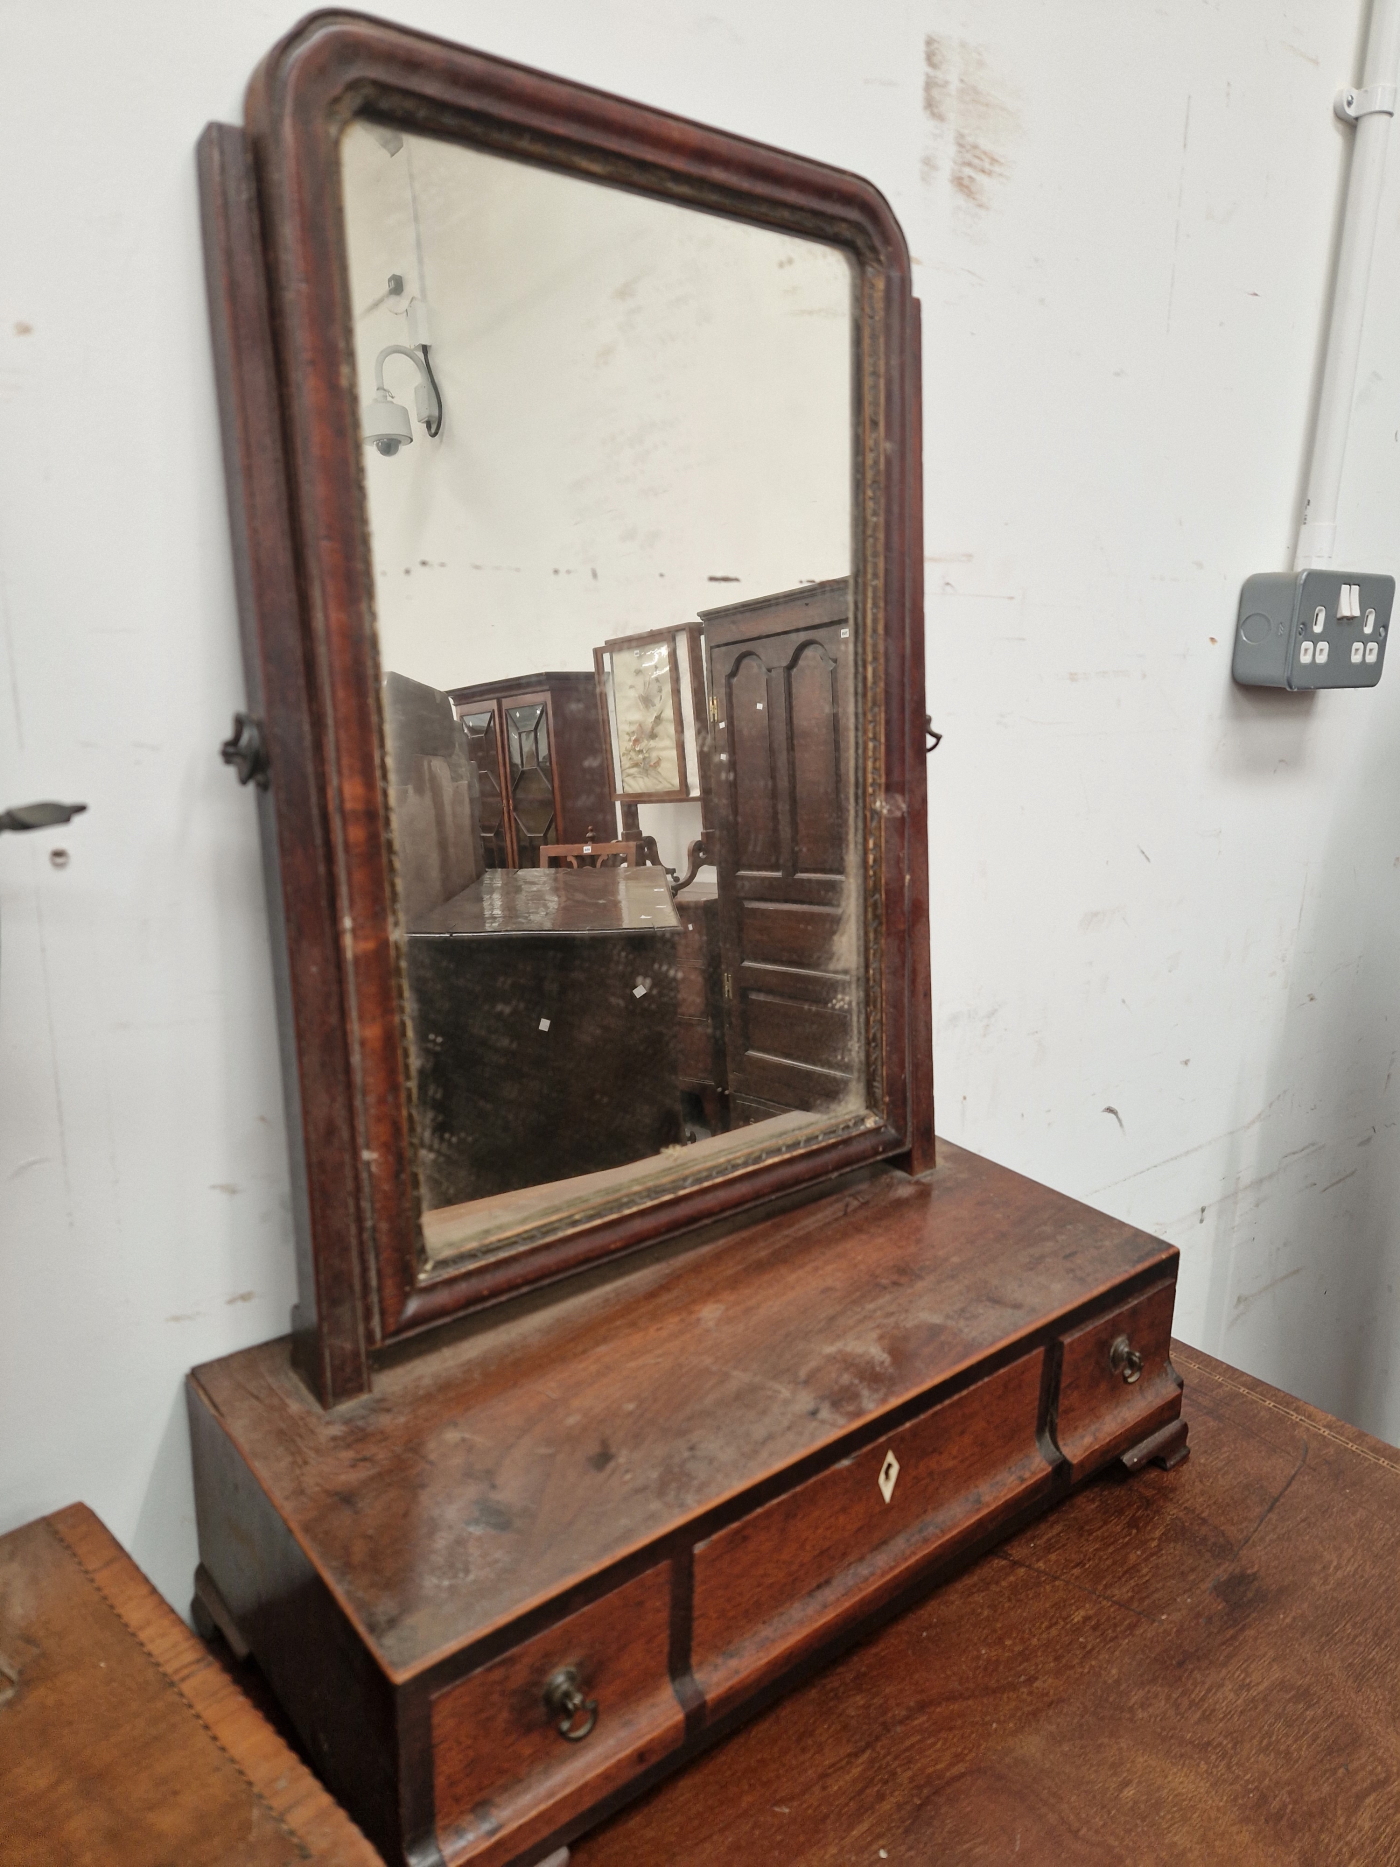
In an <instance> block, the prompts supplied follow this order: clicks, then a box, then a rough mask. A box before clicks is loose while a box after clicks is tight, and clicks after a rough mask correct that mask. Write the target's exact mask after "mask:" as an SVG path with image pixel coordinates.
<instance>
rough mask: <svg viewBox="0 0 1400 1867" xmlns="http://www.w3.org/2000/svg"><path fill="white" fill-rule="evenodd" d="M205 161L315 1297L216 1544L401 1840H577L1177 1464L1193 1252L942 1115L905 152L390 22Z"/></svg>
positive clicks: (248, 1400)
mask: <svg viewBox="0 0 1400 1867" xmlns="http://www.w3.org/2000/svg"><path fill="white" fill-rule="evenodd" d="M200 182H201V193H202V206H203V218H204V229H205V246H206V265H207V271H208V277H209V286H210V306H211V318H212V330H213V337H214V355H215V365H216V373H217V376H218V382H219V393H220V407H221V417H222V424H223V433H224V445H225V458H226V467H227V474H228V484H229V504H230V516H231V524H232V533H233V540H234V552H235V567H236V574H237V579H238V586H239V599H240V616H241V623H242V629H243V645H244V659H245V669H246V677H247V684H248V710H247V713H246V714H243V715H240V716H239V720H238V722H237V723H236V730H235V734H234V736H233V737H232V738H231V740H230V741H229V743H228V745H227V746H226V747H225V749H224V750H225V756H226V758H227V759H228V760H229V762H230V763H232V764H235V765H236V766H237V767H238V770H239V775H240V777H242V778H243V779H244V780H245V781H246V782H249V783H250V784H251V785H252V786H253V787H254V790H255V792H256V795H257V797H258V806H259V811H260V816H261V826H262V832H263V847H264V855H265V870H266V877H267V886H268V895H269V906H270V912H271V915H272V919H273V922H274V954H275V962H276V977H277V986H278V994H279V1011H280V1016H281V1028H282V1039H283V1053H284V1055H283V1061H284V1078H285V1081H286V1085H287V1105H288V1126H289V1133H290V1135H291V1138H292V1150H293V1163H292V1164H293V1178H294V1205H295V1209H296V1231H297V1250H298V1283H299V1300H298V1306H297V1309H296V1311H295V1312H294V1316H293V1327H292V1331H291V1334H290V1335H289V1336H288V1337H287V1338H285V1339H284V1340H282V1341H279V1342H275V1343H269V1344H266V1345H264V1346H263V1347H261V1348H258V1349H253V1350H249V1351H245V1352H244V1353H243V1354H240V1355H236V1356H232V1357H228V1358H226V1359H225V1360H224V1361H222V1362H219V1363H213V1364H209V1365H208V1366H206V1367H204V1368H201V1369H197V1370H196V1371H195V1373H194V1375H193V1376H192V1377H191V1383H190V1417H191V1431H192V1440H193V1447H194V1458H195V1471H196V1493H197V1502H198V1511H199V1531H200V1548H201V1557H202V1563H201V1569H200V1575H199V1599H200V1601H201V1604H202V1611H207V1612H208V1613H210V1614H211V1615H212V1616H213V1617H214V1618H215V1619H216V1620H218V1621H220V1622H221V1624H224V1625H226V1626H227V1627H228V1628H230V1629H232V1630H233V1632H234V1634H235V1635H236V1637H237V1639H238V1641H239V1642H240V1643H243V1644H246V1646H248V1647H250V1648H251V1649H252V1650H253V1651H254V1652H255V1653H256V1654H257V1656H258V1658H259V1660H260V1662H261V1664H262V1665H263V1668H264V1670H265V1671H266V1672H267V1674H268V1677H269V1679H270V1681H271V1683H272V1685H273V1687H274V1689H275V1690H276V1691H277V1692H278V1694H279V1696H280V1697H281V1699H282V1701H283V1703H284V1704H285V1706H286V1708H287V1710H288V1713H289V1715H290V1716H291V1717H292V1719H293V1720H294V1722H295V1723H296V1724H297V1727H298V1729H299V1730H300V1732H301V1734H302V1737H303V1739H304V1741H305V1742H306V1744H307V1746H308V1749H309V1751H310V1753H311V1755H312V1757H313V1760H314V1761H315V1762H316V1765H317V1767H318V1768H319V1769H320V1770H321V1771H322V1773H323V1774H324V1776H325V1777H326V1780H327V1781H328V1783H329V1784H330V1785H331V1787H332V1788H333V1789H334V1790H335V1791H336V1793H337V1794H338V1795H340V1796H341V1798H342V1799H343V1800H344V1801H345V1803H346V1804H347V1806H348V1807H349V1809H350V1811H351V1813H352V1814H354V1815H355V1817H356V1819H357V1820H358V1821H359V1822H360V1823H361V1825H362V1826H363V1827H364V1828H365V1829H366V1831H367V1833H368V1834H369V1835H370V1837H371V1839H373V1840H374V1842H375V1843H376V1845H377V1846H378V1847H379V1848H380V1849H381V1851H383V1852H384V1854H385V1855H386V1858H388V1859H390V1860H394V1861H412V1862H415V1863H419V1862H422V1863H426V1862H430V1861H448V1862H457V1861H474V1862H475V1861H480V1862H491V1863H500V1864H504V1863H506V1862H512V1861H520V1862H522V1863H524V1862H529V1861H533V1860H542V1859H544V1858H545V1857H546V1856H547V1855H548V1854H549V1853H550V1852H551V1851H552V1850H553V1849H556V1848H557V1847H558V1846H559V1845H560V1844H561V1843H562V1842H566V1841H567V1839H568V1838H569V1836H570V1835H571V1834H574V1833H577V1832H578V1831H579V1830H580V1829H581V1828H582V1827H584V1826H586V1825H587V1824H588V1823H590V1822H591V1821H594V1820H596V1819H598V1817H599V1815H600V1814H601V1813H603V1812H605V1811H606V1809H607V1808H609V1807H610V1806H613V1805H614V1804H615V1803H616V1802H617V1801H618V1800H619V1799H621V1798H623V1797H625V1796H627V1795H630V1794H635V1793H637V1791H638V1790H639V1789H640V1788H642V1787H644V1786H645V1785H646V1784H647V1783H648V1782H650V1781H653V1780H655V1778H656V1776H657V1775H658V1774H659V1773H661V1772H663V1771H665V1770H667V1769H670V1768H674V1767H675V1766H676V1764H677V1763H678V1762H680V1761H682V1760H683V1759H684V1758H685V1757H686V1756H688V1755H690V1754H692V1753H693V1751H694V1750H695V1749H696V1748H697V1747H698V1746H700V1745H702V1744H705V1743H708V1742H711V1741H713V1740H714V1738H715V1737H716V1736H718V1735H721V1734H722V1733H723V1732H724V1730H726V1729H727V1728H729V1727H730V1726H731V1725H732V1724H733V1723H734V1721H735V1720H736V1719H738V1718H741V1717H743V1716H745V1715H747V1714H748V1713H749V1712H751V1711H752V1710H753V1709H754V1707H755V1706H757V1705H758V1704H760V1703H761V1702H762V1701H763V1699H764V1697H765V1696H768V1695H771V1694H772V1693H773V1692H774V1691H775V1690H779V1689H781V1687H782V1686H783V1685H784V1684H785V1683H787V1682H788V1681H790V1680H791V1679H792V1678H794V1677H796V1676H797V1674H798V1673H799V1672H800V1671H801V1670H802V1669H803V1668H810V1667H811V1666H813V1665H815V1664H817V1663H819V1662H820V1660H821V1658H822V1657H823V1656H824V1655H826V1654H828V1653H830V1652H831V1651H833V1650H834V1649H835V1648H836V1647H837V1646H839V1645H840V1644H841V1643H842V1642H844V1641H849V1640H850V1639H852V1638H854V1637H855V1636H856V1635H857V1634H858V1633H859V1632H860V1630H861V1629H862V1628H864V1627H866V1626H868V1625H869V1624H870V1623H871V1621H872V1619H873V1618H874V1617H877V1616H879V1615H881V1614H887V1613H889V1612H891V1611H892V1609H893V1608H894V1607H895V1606H897V1605H898V1603H899V1601H900V1600H901V1599H903V1598H904V1597H905V1596H906V1595H907V1593H908V1591H909V1590H911V1589H914V1588H920V1587H926V1586H927V1585H928V1583H929V1581H930V1580H931V1579H932V1578H934V1577H936V1576H937V1575H938V1574H940V1573H942V1572H945V1571H946V1570H947V1569H948V1568H949V1567H950V1566H951V1565H953V1564H955V1563H957V1562H960V1561H965V1560H966V1559H967V1557H968V1555H969V1554H970V1553H971V1552H972V1551H974V1550H975V1549H976V1548H978V1547H981V1546H983V1545H984V1544H985V1543H986V1542H987V1541H989V1540H992V1539H994V1538H996V1537H998V1536H1000V1535H1002V1534H1005V1533H1006V1531H1007V1530H1008V1529H1009V1528H1010V1527H1011V1526H1012V1525H1014V1524H1015V1523H1017V1522H1020V1521H1023V1520H1024V1518H1025V1517H1026V1516H1028V1515H1030V1514H1032V1513H1033V1512H1035V1511H1037V1510H1041V1509H1044V1508H1045V1507H1046V1506H1047V1505H1048V1504H1050V1503H1052V1502H1053V1501H1054V1500H1055V1499H1056V1498H1057V1497H1059V1496H1060V1495H1062V1494H1063V1493H1064V1492H1065V1491H1066V1490H1067V1489H1068V1488H1069V1487H1070V1486H1071V1485H1072V1484H1074V1483H1076V1482H1078V1481H1079V1480H1080V1479H1082V1478H1083V1477H1085V1476H1086V1475H1087V1474H1088V1473H1090V1472H1091V1471H1093V1470H1095V1469H1097V1468H1098V1467H1100V1466H1102V1465H1103V1464H1104V1463H1105V1462H1106V1461H1108V1460H1110V1459H1113V1458H1116V1457H1119V1456H1123V1455H1127V1456H1128V1457H1129V1458H1130V1459H1131V1460H1136V1461H1137V1462H1139V1463H1140V1462H1142V1461H1143V1460H1145V1459H1147V1458H1151V1457H1157V1458H1170V1457H1178V1456H1180V1455H1181V1452H1182V1439H1183V1435H1182V1429H1181V1428H1180V1427H1179V1425H1178V1423H1177V1420H1178V1415H1179V1412H1180V1382H1179V1381H1178V1380H1177V1378H1176V1376H1175V1374H1174V1373H1173V1371H1172V1369H1171V1366H1170V1362H1169V1360H1168V1338H1169V1331H1170V1322H1171V1314H1172V1301H1173V1295H1174V1288H1175V1276H1176V1253H1175V1251H1174V1250H1173V1249H1172V1248H1171V1247H1169V1246H1166V1245H1164V1244H1162V1243H1161V1242H1160V1241H1157V1240H1154V1239H1151V1238H1147V1237H1145V1236H1144V1235H1143V1234H1141V1233H1137V1232H1134V1231H1133V1230H1132V1229H1131V1228H1129V1227H1127V1226H1124V1225H1122V1224H1120V1223H1118V1222H1116V1221H1112V1220H1109V1219H1105V1218H1102V1217H1101V1216H1100V1215H1098V1214H1094V1213H1091V1212H1089V1211H1087V1210H1086V1209H1085V1208H1083V1207H1080V1206H1077V1205H1075V1204H1074V1203H1073V1202H1071V1201H1068V1200H1065V1199H1063V1198H1061V1197H1059V1196H1058V1195H1055V1194H1053V1193H1050V1192H1048V1191H1046V1190H1045V1189H1043V1188H1040V1187H1036V1186H1033V1185H1031V1184H1030V1183H1029V1182H1027V1181H1024V1180H1021V1179H1019V1178H1018V1177H1017V1176H1015V1175H1012V1174H1009V1173H1007V1172H1005V1171H1004V1170H1002V1169H999V1168H996V1167H993V1166H991V1165H990V1164H989V1163H986V1162H982V1161H978V1160H976V1159H975V1158H974V1157H973V1156H970V1155H967V1154H964V1153H961V1152H960V1151H959V1150H956V1149H951V1148H949V1149H941V1150H940V1155H939V1162H938V1165H937V1167H936V1168H935V1157H934V1148H933V1138H932V1061H931V1035H930V1009H929V980H928V881H927V871H926V847H927V837H926V803H925V771H924V759H925V724H926V720H925V711H924V695H923V618H922V583H921V572H922V542H921V533H920V501H921V491H920V441H919V361H918V322H917V305H916V302H915V301H914V299H913V297H912V295H911V290H910V270H909V259H908V254H907V252H906V249H905V245H904V241H903V238H902V236H901V234H900V231H899V228H898V226H897V224H896V223H895V221H894V219H893V216H892V215H891V213H890V210H889V208H888V206H887V205H886V203H885V202H884V200H883V199H882V197H881V196H880V195H879V193H878V192H877V191H876V190H875V189H874V188H873V187H871V186H870V185H869V184H867V183H865V182H862V181H860V180H858V179H856V178H855V177H852V176H850V175H847V174H844V173H841V172H839V171H836V170H832V169H829V168H826V167H824V166H822V165H821V164H819V163H816V162H813V161H809V160H807V159H805V158H801V157H797V156H791V155H785V154H782V153H779V152H777V151H774V150H771V149H768V148H766V147H763V146H761V145H758V144H755V143H752V142H749V141H746V140H744V139H742V138H739V137H736V136H731V135H727V134H724V133H722V132H719V131H714V130H709V129H705V128H703V127H701V126H698V125H696V124H692V123H688V122H683V121H681V120H679V119H676V118H673V117H670V116H667V115H665V114H664V113H661V112H659V111H655V110H652V109H649V108H646V107H644V106H641V105H637V104H631V103H626V102H623V101H621V100H619V99H616V98H613V97H610V96H607V95H604V94H602V93H600V92H596V91H592V90H589V89H586V88H585V87H582V86H579V85H576V84H572V83H568V82H565V81H562V80H558V79H554V78H550V77H547V76H544V75H542V74H540V73H537V72H534V71H529V70H526V69H524V68H522V67H519V66H515V65H511V64H508V63H505V62H503V61H501V60H498V59H494V58H489V57H486V56H484V55H481V54H478V53H474V52H471V51H468V50H466V49H464V48H461V47H457V46H453V45H449V44H446V43H444V42H442V41H439V40H435V39H430V38H427V37H425V36H423V35H421V34H417V33H413V32H409V31H406V30H404V29H402V28H399V27H396V26H392V25H388V24H385V23H383V22H379V21H375V20H371V19H367V18H364V17H361V16H358V15H353V14H347V13H323V14H315V15H312V16H311V17H310V18H309V19H307V20H306V21H304V22H303V23H302V24H301V25H300V26H299V27H297V28H296V29H295V30H294V31H293V32H292V33H291V34H290V35H289V36H288V37H287V38H286V39H284V40H283V41H281V42H280V43H279V44H278V45H277V46H275V47H274V48H273V50H272V51H271V52H270V53H269V54H268V56H267V58H266V59H265V60H264V62H263V64H262V65H261V66H260V67H259V69H258V71H257V72H256V73H255V75H254V77H253V80H252V83H251V85H250V88H249V92H248V98H247V105H246V126H245V127H244V128H243V129H235V128H232V127H229V126H224V125H211V126H210V127H209V129H208V130H207V131H206V132H205V135H204V138H203V139H202V142H201V145H200Z"/></svg>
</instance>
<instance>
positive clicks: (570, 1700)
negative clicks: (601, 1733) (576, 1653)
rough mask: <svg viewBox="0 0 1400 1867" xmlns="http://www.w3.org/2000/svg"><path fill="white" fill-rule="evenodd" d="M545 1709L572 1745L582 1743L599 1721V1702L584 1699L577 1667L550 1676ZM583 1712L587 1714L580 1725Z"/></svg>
mask: <svg viewBox="0 0 1400 1867" xmlns="http://www.w3.org/2000/svg"><path fill="white" fill-rule="evenodd" d="M544 1707H545V1710H546V1711H547V1712H548V1713H549V1715H550V1717H551V1718H552V1719H553V1720H554V1728H555V1730H556V1731H557V1732H558V1733H559V1735H560V1737H566V1738H568V1740H569V1742H570V1743H571V1744H581V1743H582V1742H583V1740H584V1738H586V1737H587V1736H588V1733H589V1732H590V1731H591V1730H592V1729H593V1727H594V1725H595V1724H597V1722H598V1701H597V1699H596V1698H585V1697H584V1696H583V1687H582V1686H581V1685H580V1684H579V1677H578V1669H577V1667H574V1666H561V1667H560V1668H559V1670H558V1672H557V1673H551V1674H550V1676H549V1680H548V1682H547V1683H546V1685H545V1688H544ZM580 1712H582V1713H583V1714H584V1719H583V1723H582V1724H576V1723H575V1719H577V1717H578V1716H579V1713H580Z"/></svg>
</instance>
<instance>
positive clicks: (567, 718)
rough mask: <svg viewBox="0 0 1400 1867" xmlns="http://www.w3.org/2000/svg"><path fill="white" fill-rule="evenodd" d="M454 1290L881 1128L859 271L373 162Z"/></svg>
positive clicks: (374, 375)
mask: <svg viewBox="0 0 1400 1867" xmlns="http://www.w3.org/2000/svg"><path fill="white" fill-rule="evenodd" d="M342 174H343V181H344V196H345V213H346V232H347V246H348V254H349V265H350V286H351V297H352V305H353V312H354V319H355V351H356V362H357V369H358V384H357V389H356V393H357V396H358V400H359V405H360V410H361V430H362V435H363V438H364V442H365V446H364V460H365V483H366V494H367V502H368V514H369V530H370V545H371V551H372V555H373V562H374V576H375V591H376V607H377V630H378V651H379V664H380V670H381V692H380V701H381V706H382V718H383V726H384V745H385V757H386V766H387V770H386V773H385V782H386V785H387V789H388V801H389V817H390V823H391V828H392V841H393V850H394V862H395V867H396V875H397V889H398V910H399V934H400V939H401V942H402V950H403V958H404V977H405V982H406V991H405V1000H406V1005H407V1013H408V1026H409V1028H408V1049H409V1057H410V1063H411V1076H412V1083H413V1096H414V1120H415V1126H416V1136H417V1150H418V1178H419V1190H420V1197H421V1206H422V1215H423V1236H424V1241H425V1245H426V1250H427V1255H428V1259H429V1261H430V1263H437V1262H440V1261H445V1260H448V1259H459V1258H461V1257H462V1256H463V1255H471V1254H480V1253H484V1252H488V1251H491V1250H495V1249H500V1248H503V1246H502V1241H503V1240H506V1241H508V1240H509V1238H510V1237H511V1236H512V1235H514V1236H515V1237H517V1238H518V1237H520V1236H521V1235H523V1234H525V1233H527V1232H529V1231H530V1230H531V1228H535V1229H538V1228H539V1227H540V1226H541V1225H548V1224H549V1223H551V1222H552V1221H557V1219H558V1217H559V1216H561V1215H563V1214H565V1213H569V1214H573V1215H575V1216H577V1214H578V1213H579V1211H580V1210H589V1209H591V1207H592V1206H593V1205H595V1204H596V1205H599V1206H600V1209H605V1208H606V1207H607V1206H608V1205H610V1204H612V1205H616V1204H618V1203H621V1204H627V1203H636V1202H637V1201H638V1200H639V1199H645V1198H648V1197H652V1196H654V1195H655V1192H656V1190H657V1189H658V1188H660V1189H663V1190H664V1189H665V1188H666V1187H667V1186H668V1185H670V1184H671V1183H673V1182H676V1181H677V1180H678V1179H679V1180H686V1179H690V1178H694V1177H702V1178H703V1177H704V1176H706V1175H708V1174H714V1173H721V1172H723V1171H725V1170H726V1168H727V1166H728V1165H730V1164H732V1163H733V1162H734V1161H735V1160H736V1159H737V1158H738V1157H739V1156H740V1155H741V1154H743V1155H746V1154H749V1153H751V1152H752V1151H753V1150H754V1149H755V1148H756V1147H762V1146H764V1145H772V1146H774V1147H787V1146H790V1145H792V1144H793V1142H794V1141H798V1140H801V1139H802V1138H803V1137H805V1136H809V1135H811V1134H813V1133H815V1132H817V1131H818V1130H821V1131H826V1130H829V1129H830V1127H831V1125H832V1122H833V1120H834V1119H840V1118H852V1117H858V1116H860V1114H861V1112H862V1111H863V1109H864V1100H865V1094H864V1068H865V1064H864V1057H863V1054H862V1033H863V1015H862V1005H861V1002H860V986H859V980H860V977H861V964H862V962H861V947H860V939H861V924H862V917H863V900H862V887H861V870H860V861H859V847H860V837H859V834H858V829H859V826H858V822H857V813H856V810H855V782H856V779H855V774H856V772H857V770H858V767H859V758H858V747H857V745H856V743H855V729H854V722H855V686H856V682H855V671H856V665H857V661H856V650H857V648H858V642H857V640H856V634H857V632H856V629H855V626H854V622H853V618H852V615H851V610H850V571H851V526H852V519H851V512H852V496H851V489H852V475H853V461H852V432H851V399H852V385H851V359H852V340H853V325H852V290H853V284H852V271H851V267H850V265H849V262H848V260H847V258H846V256H845V255H844V253H842V252H841V251H839V250H838V249H836V248H833V247H828V246H824V245H821V244H819V243H817V242H815V241H808V240H802V239H799V238H796V237H793V236H790V235H787V234H784V233H779V232H774V231H772V230H770V229H766V228H759V227H753V226H749V225H746V224H744V223H742V222H738V221H734V220H729V219H725V218H723V217H721V216H718V215H714V214H709V213H705V212H702V211H699V210H697V209H692V208H689V207H684V206H680V205H677V204H675V203H673V202H668V201H661V200H656V199H652V198H649V197H646V196H642V195H637V194H633V193H629V192H627V191H625V190H623V189H620V188H615V187H609V186H606V185H603V184H601V183H599V182H595V181H591V180H584V179H582V178H580V177H578V176H575V175H569V174H562V173H559V172H556V171H553V170H550V169H546V168H542V167H535V166H533V165H531V164H527V163H523V162H517V161H514V160H509V159H506V158H504V157H500V156H495V155H491V154H486V153H484V152H481V151H477V150H473V149H468V148H464V147H461V146H459V145H456V144H451V143H447V142H440V141H436V140H431V139H427V138H421V137H417V136H412V135H406V134H401V133H400V132H398V131H394V130H390V129H388V128H386V127H383V126H380V125H375V124H370V123H368V122H365V121H356V122H354V123H352V124H351V125H350V126H349V128H348V129H347V130H346V132H345V134H344V138H343V142H342Z"/></svg>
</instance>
